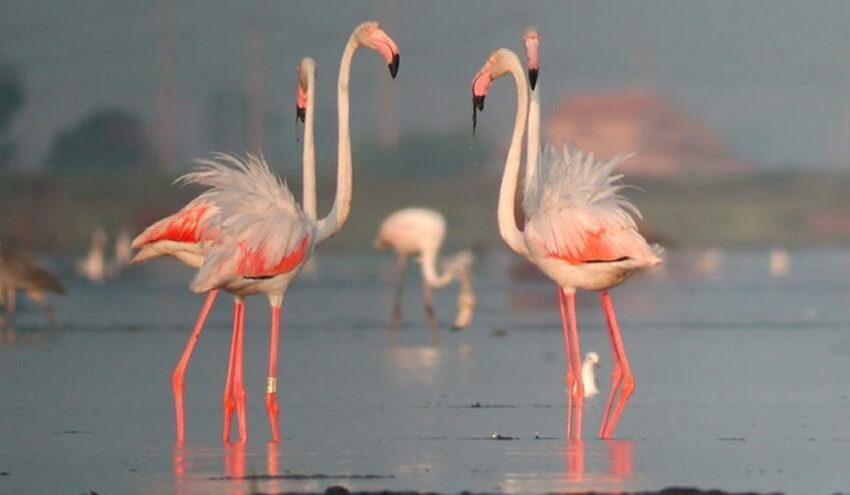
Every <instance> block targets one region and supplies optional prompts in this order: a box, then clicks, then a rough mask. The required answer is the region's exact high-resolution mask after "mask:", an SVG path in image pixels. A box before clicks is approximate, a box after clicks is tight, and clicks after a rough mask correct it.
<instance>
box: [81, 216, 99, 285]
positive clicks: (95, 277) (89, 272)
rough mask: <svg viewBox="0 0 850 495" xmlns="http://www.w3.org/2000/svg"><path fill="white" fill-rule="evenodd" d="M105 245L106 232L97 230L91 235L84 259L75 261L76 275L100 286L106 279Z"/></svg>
mask: <svg viewBox="0 0 850 495" xmlns="http://www.w3.org/2000/svg"><path fill="white" fill-rule="evenodd" d="M105 244H106V232H104V231H103V229H101V228H97V229H95V230H94V232H92V234H91V244H89V252H88V254H87V255H86V257H85V258H83V259H81V260H78V261H77V273H79V274H80V275H82V276H84V277H86V278H87V279H88V280H89V282H93V283H96V284H102V283H103V280H104V278H105V277H106V262H105V261H104V256H103V250H104V245H105Z"/></svg>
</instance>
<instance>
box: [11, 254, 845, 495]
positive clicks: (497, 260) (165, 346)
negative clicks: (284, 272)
mask: <svg viewBox="0 0 850 495" xmlns="http://www.w3.org/2000/svg"><path fill="white" fill-rule="evenodd" d="M696 256H697V253H671V254H670V255H669V259H668V263H667V266H666V269H665V270H664V271H661V272H657V273H653V274H647V275H644V276H640V277H635V278H633V279H632V280H630V281H628V282H627V283H626V284H625V285H624V286H622V287H620V288H617V289H615V290H614V291H612V295H613V298H614V302H615V305H616V307H617V310H618V314H619V318H620V324H621V327H622V330H623V334H624V339H625V342H626V345H627V350H628V352H629V355H630V359H631V364H632V367H633V371H634V373H635V377H636V380H637V383H638V388H637V391H636V393H635V395H634V396H633V398H632V400H631V402H630V404H629V407H628V408H627V409H626V412H625V413H624V415H623V419H622V421H621V422H620V425H619V427H618V430H617V435H616V438H617V439H616V440H612V441H600V440H597V439H596V438H595V437H594V433H595V429H596V427H597V426H598V422H599V420H600V414H601V408H602V406H603V402H604V397H596V398H594V399H592V400H590V401H589V403H588V406H587V408H586V411H585V430H584V433H585V438H586V439H585V440H584V441H583V442H568V441H566V440H565V438H564V437H565V435H564V414H565V395H564V384H563V376H564V363H563V355H562V350H561V349H562V346H561V333H560V323H559V320H558V315H557V313H556V311H555V309H556V304H555V297H554V289H553V288H552V286H551V284H550V283H548V282H546V281H545V280H542V279H531V280H519V281H516V280H512V279H511V278H510V277H509V276H508V273H509V268H510V265H511V263H512V262H513V261H514V260H515V258H513V257H511V256H509V255H506V254H504V255H503V254H491V255H488V256H483V257H482V258H480V262H479V265H478V268H477V277H476V285H477V290H478V297H479V307H478V311H477V313H476V317H475V320H474V322H473V324H472V326H471V327H470V328H468V329H466V330H464V331H462V332H451V331H448V330H447V327H448V325H449V324H450V323H451V321H452V318H453V316H454V315H453V314H452V310H453V308H454V293H453V291H452V290H443V291H440V292H437V293H436V303H437V309H438V313H439V315H440V319H441V327H442V328H441V329H440V330H439V331H437V332H434V331H432V330H431V329H430V328H429V325H428V323H427V319H426V317H425V316H424V314H423V312H422V310H421V299H420V295H419V282H418V278H417V277H416V274H415V272H414V269H413V268H411V269H410V271H409V272H408V280H407V282H408V284H407V286H406V292H405V301H404V311H405V312H404V319H403V322H402V325H401V327H400V328H399V329H398V330H397V331H396V332H392V331H390V330H389V329H388V325H387V322H388V317H389V309H390V300H389V298H390V286H389V281H388V279H389V276H390V274H391V272H392V260H391V259H389V258H388V257H381V256H361V257H344V256H333V255H324V256H321V257H320V258H319V275H318V277H315V278H310V277H304V278H303V279H302V280H299V281H298V282H297V283H296V285H295V286H294V287H293V288H292V290H291V291H290V293H289V294H288V295H287V301H286V305H285V309H284V316H283V329H282V334H281V341H282V343H281V354H280V360H281V361H280V373H279V384H278V391H279V399H280V403H281V424H282V428H281V431H282V435H283V437H284V438H283V440H282V442H281V443H280V445H279V446H277V447H273V446H272V447H270V446H268V445H267V443H266V442H267V441H268V439H269V431H268V425H267V420H266V417H265V409H264V406H263V404H264V403H263V400H264V395H263V394H264V390H265V366H266V362H267V353H268V349H267V347H268V344H267V341H268V333H267V325H268V321H269V317H268V309H267V305H266V303H265V301H264V300H262V299H260V298H255V299H252V300H249V303H248V309H247V316H246V340H245V366H246V370H245V376H246V386H247V387H248V414H249V417H248V420H249V441H248V443H247V445H243V446H239V445H235V446H228V447H224V446H222V444H221V442H220V440H219V436H220V428H221V417H220V416H221V406H220V404H221V401H220V395H221V388H222V386H223V382H224V374H225V369H226V359H227V352H228V346H229V333H230V313H231V306H232V303H231V300H230V298H229V296H227V295H222V296H221V297H220V298H219V300H218V302H217V306H216V308H215V310H214V312H213V314H212V316H211V318H210V321H209V323H208V327H207V329H206V330H205V332H204V334H203V335H202V337H201V341H200V343H199V345H198V347H197V350H196V353H195V358H194V359H193V361H192V363H191V366H190V368H189V372H188V374H187V388H186V415H187V423H186V434H187V443H186V445H184V446H183V447H176V446H175V445H174V444H173V434H174V433H173V424H172V421H173V420H172V409H171V407H172V406H171V396H170V386H169V375H170V372H171V369H172V367H173V365H174V363H175V361H176V359H177V357H178V355H179V352H180V350H181V348H182V346H183V344H184V341H185V339H186V337H187V335H188V331H189V327H190V326H191V323H192V321H193V319H194V317H195V313H196V312H197V310H198V309H199V308H200V305H201V302H202V298H201V297H200V296H198V295H194V294H191V293H189V292H188V291H187V290H186V288H185V287H186V282H187V280H188V278H189V275H190V274H189V272H188V271H187V270H185V269H183V268H181V267H179V266H178V265H177V264H174V263H171V262H157V263H151V264H149V265H148V266H143V267H140V268H134V269H133V270H131V271H130V272H128V273H127V274H126V275H125V276H124V278H122V279H121V280H119V281H116V282H113V283H111V284H108V285H105V286H102V287H97V286H91V285H88V284H87V283H84V282H82V281H79V280H76V279H74V277H73V275H71V274H69V273H64V275H65V279H66V280H68V281H71V283H70V295H69V296H68V297H66V298H62V299H56V300H55V309H56V314H57V320H56V324H55V325H53V326H52V327H50V326H45V324H44V318H43V317H42V315H41V314H39V313H38V312H37V311H35V310H34V308H32V307H31V306H29V307H24V308H22V312H21V314H20V315H19V319H18V322H17V323H16V328H15V329H14V330H9V329H6V330H4V331H2V333H0V425H2V432H3V435H2V442H0V493H17V492H20V493H83V492H85V493H88V492H89V491H96V492H98V493H145V494H149V493H182V494H194V493H252V492H271V493H273V492H279V491H290V490H304V489H307V490H324V489H325V488H327V487H328V486H332V485H343V486H346V487H349V488H351V489H364V490H373V489H399V490H400V489H411V490H434V491H442V492H451V493H455V492H460V491H462V490H473V491H496V492H506V493H510V492H523V493H528V492H552V491H578V490H590V489H594V490H611V491H623V490H644V489H658V488H662V487H665V486H670V485H689V486H699V487H702V488H723V489H727V490H759V491H770V490H782V491H786V492H790V493H813V492H815V493H830V492H835V491H847V490H848V489H850V470H848V469H847V462H848V458H850V380H848V370H850V331H848V321H850V252H841V251H807V252H798V253H793V254H792V267H791V273H790V275H788V276H787V277H785V278H780V279H773V278H771V277H770V276H769V274H768V272H767V266H768V255H767V253H766V252H743V253H736V254H727V255H726V256H725V257H724V258H723V260H722V264H721V268H720V271H719V272H718V273H715V274H713V275H710V276H705V275H698V274H696V273H695V271H694V269H693V268H692V266H693V264H694V262H695V258H696ZM55 265H56V266H58V267H59V268H60V271H61V269H62V267H65V266H68V265H69V263H67V262H62V261H61V260H59V261H57V262H56V263H55ZM578 311H579V324H580V327H581V335H582V346H583V351H588V350H595V351H597V352H599V353H600V355H601V356H602V358H603V363H602V366H603V367H602V369H601V374H600V376H599V382H600V386H601V388H602V390H603V394H604V393H605V392H607V388H608V383H607V374H608V373H609V372H610V364H611V363H610V358H609V354H608V351H607V348H608V342H607V334H606V331H605V328H604V325H603V319H602V315H601V312H600V309H599V303H598V300H597V298H596V297H595V296H593V295H592V294H590V295H588V294H585V295H582V296H581V297H580V298H579V309H578ZM494 433H498V434H499V435H501V437H502V438H506V439H502V440H495V439H493V438H492V435H493V434H494ZM3 473H7V474H3Z"/></svg>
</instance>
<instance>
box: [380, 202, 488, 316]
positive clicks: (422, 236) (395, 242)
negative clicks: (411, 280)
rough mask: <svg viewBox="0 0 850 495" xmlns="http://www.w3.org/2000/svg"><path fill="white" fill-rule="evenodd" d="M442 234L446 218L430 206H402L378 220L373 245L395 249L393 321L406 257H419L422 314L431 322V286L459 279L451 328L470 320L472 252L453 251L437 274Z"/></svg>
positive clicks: (398, 307) (444, 284) (472, 299)
mask: <svg viewBox="0 0 850 495" xmlns="http://www.w3.org/2000/svg"><path fill="white" fill-rule="evenodd" d="M445 235H446V219H445V218H444V217H443V215H442V214H441V213H440V212H438V211H435V210H432V209H430V208H404V209H402V210H398V211H396V212H395V213H392V214H391V215H390V216H388V217H387V218H385V219H384V221H383V222H381V226H380V228H379V229H378V236H377V237H376V238H375V241H374V245H375V247H376V248H378V249H386V248H391V249H393V250H394V251H395V252H396V272H395V295H394V298H393V324H394V325H395V324H396V323H398V321H399V319H400V318H401V291H402V286H403V285H404V267H405V263H406V261H407V257H408V256H419V263H420V265H421V267H422V294H423V304H424V307H425V313H426V314H427V315H428V318H429V319H430V320H431V321H432V323H435V321H436V315H435V314H434V305H433V302H432V298H431V289H439V288H441V287H445V286H446V285H448V284H449V283H451V282H452V281H453V280H455V279H458V280H460V281H461V291H460V294H459V296H458V315H457V319H456V320H455V323H454V325H453V328H455V329H461V328H464V327H466V326H467V325H469V323H470V322H471V321H472V312H473V310H474V308H475V293H474V292H473V290H472V279H471V276H470V271H471V265H472V262H473V255H472V252H470V251H468V250H465V251H461V252H459V253H457V254H456V255H454V256H453V257H451V258H450V259H449V260H447V261H446V262H445V263H444V267H443V270H444V271H443V273H442V274H438V273H437V267H436V265H437V259H438V258H439V257H440V247H441V246H442V245H443V237H445Z"/></svg>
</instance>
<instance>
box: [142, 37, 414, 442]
mask: <svg viewBox="0 0 850 495" xmlns="http://www.w3.org/2000/svg"><path fill="white" fill-rule="evenodd" d="M361 46H363V47H367V48H371V49H373V50H375V51H377V52H378V53H380V54H381V55H382V56H383V57H384V58H385V60H386V61H387V64H388V67H389V70H390V75H391V76H392V77H393V78H394V77H395V76H396V74H397V72H398V66H399V52H398V47H397V45H396V44H395V42H394V41H393V40H392V39H391V38H390V37H389V36H388V35H387V34H386V33H385V32H384V31H383V30H381V28H380V26H379V25H378V23H377V22H373V21H370V22H364V23H362V24H360V25H359V26H357V27H356V28H355V29H354V31H353V32H352V34H351V36H350V38H349V40H348V43H347V44H346V46H345V50H344V52H343V56H342V60H341V62H340V72H339V80H338V84H337V92H338V116H339V136H338V146H339V150H338V165H337V167H338V173H337V192H336V197H335V200H334V204H333V207H332V209H331V212H330V213H329V214H328V215H327V216H326V217H325V218H323V219H321V220H318V221H316V220H315V218H314V217H311V216H310V215H309V214H308V213H306V212H305V210H304V209H302V208H300V207H299V206H298V205H297V204H296V203H295V201H294V199H293V197H292V194H291V192H290V191H289V189H288V188H287V187H286V186H285V185H284V184H282V183H281V182H280V180H279V179H278V178H277V176H276V175H274V174H273V173H272V172H271V170H270V169H269V167H268V165H267V164H266V163H265V161H264V159H263V158H262V157H261V156H257V155H250V154H249V155H248V156H247V158H246V159H244V160H241V159H239V158H236V157H232V156H229V155H222V154H219V155H215V156H214V159H212V160H201V161H200V168H199V169H198V170H196V171H194V172H191V173H189V174H186V175H185V176H183V177H182V178H181V179H180V181H181V182H185V183H195V184H199V185H203V186H206V187H208V188H209V189H208V190H207V191H206V192H204V193H203V194H201V195H200V196H198V197H197V198H196V199H195V200H193V201H192V202H190V203H189V204H188V205H186V206H185V207H184V208H183V209H181V210H180V211H179V212H177V213H175V214H174V215H171V216H169V217H167V218H165V219H163V220H160V221H159V222H156V223H155V224H153V225H151V226H150V227H148V228H147V229H146V230H145V231H144V232H143V233H142V234H141V235H139V236H138V237H137V238H136V239H135V240H134V242H133V247H134V248H137V249H139V250H140V251H139V253H138V254H137V255H136V257H135V258H134V262H140V261H144V260H147V259H151V258H155V257H158V256H162V255H169V256H173V257H175V258H177V259H178V260H180V261H182V262H183V263H185V264H187V265H189V266H191V267H193V268H198V269H199V272H198V274H197V275H196V277H195V279H194V281H193V282H192V286H191V287H192V289H193V290H195V291H196V292H208V295H207V298H206V301H205V302H204V305H203V307H202V309H201V312H200V314H199V316H198V320H197V322H196V324H195V327H194V328H193V330H192V334H191V336H190V337H189V341H188V342H187V344H186V346H185V348H184V350H183V353H182V355H181V357H180V360H179V361H178V363H177V366H176V368H175V370H174V373H173V374H172V392H173V395H174V403H175V416H176V422H177V441H178V442H182V441H183V438H184V427H183V423H184V422H183V389H184V375H185V372H186V368H187V366H188V363H189V359H190V358H191V355H192V352H193V350H194V347H195V344H196V342H197V339H198V337H199V336H200V333H201V330H202V328H203V325H204V322H205V320H206V317H207V315H208V313H209V311H210V308H211V307H212V304H213V302H214V301H215V298H216V295H217V292H218V289H222V288H223V289H225V290H227V291H228V292H231V293H233V294H234V296H235V308H234V325H233V337H232V340H231V347H230V358H229V361H228V371H227V378H226V382H225V389H224V394H223V407H224V425H223V427H222V436H223V439H224V440H225V441H228V440H229V438H230V425H231V418H232V415H233V414H234V412H235V413H236V416H237V419H238V423H239V439H240V440H243V441H244V440H246V439H247V423H246V420H245V400H246V398H245V389H244V385H243V380H242V341H243V337H242V335H243V325H244V297H245V296H246V295H250V294H256V293H265V294H266V295H267V296H268V299H269V303H270V305H271V309H272V323H271V337H270V349H269V373H268V379H267V387H266V410H267V413H268V417H269V422H270V424H271V429H272V439H273V441H275V442H277V441H278V440H279V429H278V410H279V408H278V404H277V399H276V395H277V378H276V374H277V347H278V333H279V326H280V325H279V324H280V307H281V305H282V303H283V297H284V294H285V292H286V289H287V288H288V286H289V283H291V281H292V280H293V279H294V278H295V277H296V276H297V274H298V272H299V271H300V269H301V268H302V267H303V264H304V262H305V261H306V260H307V259H308V258H309V256H310V254H311V253H312V250H313V247H314V245H315V244H316V243H320V242H322V241H324V240H326V239H328V238H330V237H332V236H333V235H334V234H335V233H336V232H337V231H339V229H340V228H341V227H342V225H343V224H344V223H345V221H346V220H347V218H348V214H349V211H350V205H351V177H352V164H351V140H350V134H349V92H348V82H349V78H350V73H351V62H352V59H353V57H354V53H355V52H356V51H357V49H358V48H360V47H361ZM307 152H308V150H307V148H306V146H305V157H306V156H307ZM313 164H314V161H312V160H311V161H309V162H308V161H307V160H306V159H305V162H304V165H305V168H307V167H312V166H313ZM305 185H309V186H311V187H313V188H314V187H315V181H312V184H309V183H308V184H305ZM312 195H313V197H314V198H315V192H313V193H312ZM311 204H312V206H311ZM305 208H306V209H307V210H308V211H309V210H310V209H311V208H312V211H313V215H315V199H313V200H312V203H311V202H310V200H308V202H307V203H305Z"/></svg>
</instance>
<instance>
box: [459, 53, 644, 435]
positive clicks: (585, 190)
mask: <svg viewBox="0 0 850 495" xmlns="http://www.w3.org/2000/svg"><path fill="white" fill-rule="evenodd" d="M506 74H511V75H512V76H513V77H514V81H515V83H516V90H517V111H516V116H515V120H514V129H513V134H512V137H511V145H510V148H509V150H508V155H507V159H506V162H505V170H504V174H503V176H502V183H501V186H500V191H499V204H498V219H499V232H500V234H501V236H502V239H504V241H505V242H506V243H507V244H508V246H509V247H510V248H511V249H512V250H513V251H515V252H516V253H518V254H520V255H522V256H524V257H526V258H527V259H528V260H529V261H531V262H532V263H534V264H535V265H537V266H538V267H539V268H540V270H541V271H543V273H545V274H546V275H547V276H549V277H550V278H551V279H552V280H553V281H554V282H555V283H556V284H557V285H558V300H559V305H560V310H561V318H562V323H563V330H564V351H565V354H566V357H567V363H568V365H569V371H568V373H567V377H566V380H567V387H566V391H567V394H568V395H569V396H570V407H569V411H570V413H569V416H568V420H567V430H568V435H569V436H570V437H571V438H575V439H580V438H581V425H582V410H583V405H584V385H583V383H582V381H581V379H580V377H581V351H580V346H579V337H578V325H577V323H576V314H575V291H576V290H577V289H583V290H593V291H600V296H601V300H602V306H603V309H604V313H605V316H606V319H607V322H608V329H609V333H610V337H611V348H612V353H613V355H614V365H613V371H612V381H611V391H610V394H609V396H608V401H607V403H606V406H605V412H604V415H603V419H602V424H601V426H600V429H599V436H600V437H602V438H610V437H611V435H613V433H614V430H615V428H616V425H617V421H618V420H619V418H620V415H621V414H622V411H623V409H624V408H625V406H626V403H627V402H628V399H629V397H630V396H631V394H632V392H633V391H634V378H633V376H632V373H631V368H630V366H629V362H628V360H627V358H626V352H625V348H624V346H623V342H622V338H621V336H620V330H619V326H618V325H617V320H616V316H615V313H614V307H613V304H612V302H611V297H610V295H609V293H608V289H610V288H612V287H615V286H617V285H619V284H620V283H622V282H623V281H624V280H625V279H626V278H628V277H629V276H630V275H631V274H632V273H634V272H635V271H637V270H639V269H641V268H644V267H648V266H652V265H657V264H658V263H660V262H661V258H660V252H661V250H660V248H657V247H652V246H650V245H649V244H648V243H647V242H646V240H645V239H644V238H643V237H642V236H641V235H640V234H639V233H638V230H637V226H636V225H635V221H634V216H636V215H638V211H637V209H636V208H635V207H634V205H632V204H631V203H630V202H629V201H628V200H627V199H625V198H624V197H622V196H620V195H619V194H618V193H619V191H620V189H621V188H622V186H621V185H618V184H617V182H618V180H619V179H620V177H621V176H620V175H613V171H614V169H615V168H616V167H617V165H619V164H620V163H621V162H622V161H623V160H625V159H626V158H627V156H623V155H621V156H618V157H615V158H614V159H612V160H608V161H597V160H595V159H594V157H593V155H592V154H590V155H587V156H585V155H583V154H582V153H581V152H580V151H575V152H570V151H568V150H565V151H563V152H559V151H556V150H554V149H553V148H547V149H546V152H545V154H544V156H543V157H542V160H540V170H538V171H537V172H536V173H535V175H534V179H533V181H532V183H531V184H529V185H528V186H526V188H525V190H526V192H527V196H526V198H525V201H524V205H523V206H524V209H525V217H526V221H525V229H524V230H519V228H517V225H516V219H515V215H514V208H513V206H514V201H515V195H516V189H517V180H518V177H519V165H520V155H521V153H522V149H521V148H522V138H523V134H524V132H525V127H526V121H527V120H526V119H527V118H528V83H527V81H526V78H525V74H524V73H523V70H522V65H521V64H520V61H519V58H518V57H517V56H516V54H515V53H514V52H512V51H511V50H508V49H506V48H502V49H499V50H496V51H494V52H492V53H491V54H490V56H489V57H488V58H487V61H486V62H485V63H484V65H483V66H482V67H481V69H480V70H479V71H478V72H477V73H476V74H475V77H474V78H473V80H472V102H473V126H475V124H476V119H477V114H476V112H477V111H478V110H483V109H484V97H485V96H486V95H487V92H488V90H489V88H490V85H491V83H492V82H493V81H494V80H495V79H497V78H499V77H502V76H504V75H506ZM473 128H474V127H473Z"/></svg>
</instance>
